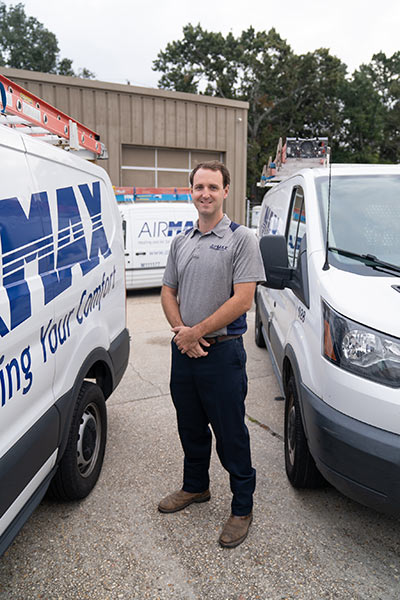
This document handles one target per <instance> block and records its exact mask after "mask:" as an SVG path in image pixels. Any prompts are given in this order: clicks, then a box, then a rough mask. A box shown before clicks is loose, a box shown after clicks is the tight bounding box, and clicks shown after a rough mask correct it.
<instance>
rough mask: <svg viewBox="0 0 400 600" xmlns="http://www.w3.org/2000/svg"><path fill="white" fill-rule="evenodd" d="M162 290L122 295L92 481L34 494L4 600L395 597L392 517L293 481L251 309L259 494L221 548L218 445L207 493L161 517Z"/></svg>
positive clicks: (0, 580) (224, 507) (251, 397)
mask: <svg viewBox="0 0 400 600" xmlns="http://www.w3.org/2000/svg"><path fill="white" fill-rule="evenodd" d="M159 296H160V291H159V290H151V291H141V292H131V293H130V294H129V296H128V321H129V322H128V325H129V329H130V332H131V336H132V341H131V344H132V345H131V356H130V363H129V366H128V370H127V372H126V374H125V376H124V379H123V381H122V383H121V384H120V386H119V388H118V389H117V390H116V392H115V393H114V394H113V396H112V397H111V398H110V399H109V401H108V423H109V430H108V443H107V450H106V457H105V462H104V466H103V470H102V474H101V477H100V479H99V482H98V484H97V486H96V488H95V489H94V491H93V492H92V493H91V494H90V496H89V497H88V498H87V499H85V500H84V501H82V502H76V503H71V504H64V503H62V504H61V503H60V504H57V503H53V502H50V501H48V500H44V501H43V502H42V504H41V505H40V507H39V508H38V509H37V510H36V511H35V513H34V514H33V515H32V517H31V519H30V520H29V521H28V523H27V524H26V525H25V527H24V528H23V530H22V531H21V532H20V534H19V535H18V537H17V538H16V540H15V541H14V543H13V544H12V545H11V547H10V548H9V549H8V551H7V552H6V554H5V555H4V556H3V557H2V558H1V559H0V598H1V600H3V599H4V600H34V599H35V600H36V599H44V600H70V599H71V600H80V599H85V598H88V599H90V600H114V599H120V598H122V599H123V600H144V599H147V598H149V599H151V600H166V599H175V600H256V599H260V600H284V599H286V600H294V599H299V600H314V599H315V600H320V599H325V598H339V599H341V600H346V599H354V600H361V599H363V600H364V599H365V600H367V599H368V600H378V599H382V600H389V599H396V600H398V598H399V597H400V584H399V576H400V541H399V539H400V536H399V532H400V521H399V519H396V518H392V517H387V516H385V515H381V514H378V513H376V512H374V511H372V510H369V509H367V508H365V507H363V506H360V505H358V504H356V503H354V502H352V501H351V500H349V499H347V498H345V497H344V496H342V495H341V494H339V493H338V492H336V491H335V490H334V489H333V488H332V487H328V486H327V487H326V488H323V489H320V490H317V491H310V490H305V491H296V490H294V489H293V488H292V487H291V486H290V484H289V482H288V480H287V478H286V475H285V471H284V453H283V409H284V403H283V401H282V399H281V398H280V392H279V387H278V385H277V383H276V380H275V377H274V375H273V371H272V368H271V363H270V361H269V357H268V353H267V352H266V350H263V349H260V348H257V347H256V346H255V344H254V340H253V338H254V328H253V321H254V314H253V313H252V312H251V313H250V314H249V331H248V333H247V334H246V336H245V345H246V350H247V354H248V375H249V394H248V399H247V424H248V427H249V431H250V436H251V447H252V455H253V462H254V466H255V467H256V469H257V490H256V495H255V507H254V521H253V525H252V527H251V530H250V533H249V536H248V538H247V539H246V540H245V542H243V544H242V545H240V546H238V547H237V548H235V549H224V548H221V547H220V546H219V545H218V543H217V540H218V536H219V533H220V530H221V527H222V525H223V523H224V522H225V520H226V519H227V517H228V516H229V509H230V500H231V494H230V490H229V480H228V475H227V473H226V472H225V471H224V470H223V468H222V467H221V465H220V463H219V461H218V458H217V457H216V453H215V449H214V451H213V459H212V464H211V494H212V498H211V501H210V502H207V503H205V504H194V505H191V506H189V507H188V508H186V509H184V510H183V511H181V512H179V513H175V514H167V515H166V514H161V513H159V512H158V510H157V504H158V502H159V500H160V499H161V498H162V497H163V496H165V495H166V494H168V493H170V492H171V491H173V490H175V489H177V488H178V487H180V485H181V478H182V450H181V447H180V442H179V439H178V435H177V429H176V423H175V412H174V408H173V406H172V402H171V399H170V396H169V344H170V340H171V333H170V331H169V326H168V324H167V322H166V320H165V319H164V317H163V314H162V311H161V307H160V297H159ZM199 360H201V359H199Z"/></svg>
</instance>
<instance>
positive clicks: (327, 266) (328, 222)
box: [322, 148, 332, 271]
mask: <svg viewBox="0 0 400 600" xmlns="http://www.w3.org/2000/svg"><path fill="white" fill-rule="evenodd" d="M328 160H329V175H328V214H327V219H326V245H325V264H324V266H323V267H322V270H323V271H327V270H328V269H329V261H328V253H329V226H330V221H331V185H332V161H331V149H330V148H328Z"/></svg>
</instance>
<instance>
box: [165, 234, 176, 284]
mask: <svg viewBox="0 0 400 600" xmlns="http://www.w3.org/2000/svg"><path fill="white" fill-rule="evenodd" d="M176 240H177V238H176V237H174V239H173V240H172V243H171V246H170V248H169V253H168V258H167V265H166V267H165V271H164V275H163V281H162V282H163V285H167V286H168V287H171V288H174V289H176V288H177V287H178V269H177V265H176Z"/></svg>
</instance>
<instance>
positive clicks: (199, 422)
mask: <svg viewBox="0 0 400 600" xmlns="http://www.w3.org/2000/svg"><path fill="white" fill-rule="evenodd" d="M206 350H207V352H208V356H206V357H202V358H189V357H188V356H187V355H186V354H181V352H180V351H179V350H178V348H177V346H176V345H175V343H174V342H172V366H171V383H170V388H171V396H172V400H173V403H174V405H175V409H176V413H177V419H178V431H179V436H180V439H181V443H182V447H183V451H184V454H185V459H184V470H183V489H184V490H185V491H186V492H203V491H204V490H207V489H208V487H209V481H210V480H209V474H208V471H209V466H210V457H211V430H210V427H209V425H211V427H212V430H213V432H214V435H215V438H216V448H217V453H218V456H219V459H220V461H221V464H222V466H223V467H224V468H225V469H226V470H227V471H228V473H229V476H230V485H231V490H232V494H233V498H232V513H233V514H234V515H238V516H243V515H247V514H249V513H250V512H251V510H252V507H253V492H254V489H255V481H256V472H255V469H253V467H252V465H251V455H250V438H249V432H248V429H247V426H246V424H245V421H244V417H245V406H244V401H245V398H246V394H247V375H246V352H245V349H244V347H243V340H242V338H241V337H240V338H236V339H232V340H228V341H225V342H220V343H216V344H213V345H212V346H210V347H209V348H207V349H206Z"/></svg>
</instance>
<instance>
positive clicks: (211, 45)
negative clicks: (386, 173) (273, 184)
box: [153, 24, 400, 183]
mask: <svg viewBox="0 0 400 600" xmlns="http://www.w3.org/2000/svg"><path fill="white" fill-rule="evenodd" d="M399 67H400V53H396V54H394V55H393V56H392V57H390V58H387V57H386V56H385V55H384V54H383V53H380V54H377V55H375V56H374V57H373V58H372V61H371V63H370V64H369V65H362V66H361V67H360V68H359V70H357V71H355V73H354V74H353V75H352V76H351V77H349V75H348V74H347V66H346V65H345V64H344V63H343V62H342V61H341V60H340V59H338V58H337V57H335V56H333V55H331V54H330V52H329V50H328V49H326V48H319V49H317V50H315V51H314V52H309V53H307V54H301V55H296V54H295V53H294V52H293V50H292V49H291V47H290V45H289V44H288V43H287V42H286V41H285V40H283V39H282V38H281V37H280V35H279V34H278V33H277V31H276V30H275V29H270V31H268V32H266V31H255V29H254V28H253V27H250V28H249V29H247V30H246V31H243V32H242V33H241V34H240V35H239V36H238V37H235V36H234V35H233V34H232V33H228V34H227V35H226V36H223V35H222V33H220V32H210V31H206V30H204V29H202V27H201V26H200V25H196V26H193V25H191V24H188V25H186V26H185V27H184V28H183V38H182V39H180V40H176V41H173V42H170V43H169V44H168V45H167V46H166V48H165V49H164V50H162V51H160V52H159V54H158V56H157V58H156V60H155V61H154V63H153V69H154V70H156V71H159V72H160V73H162V76H161V78H160V80H159V87H161V88H163V89H170V90H175V91H182V92H191V93H200V94H208V95H211V96H220V97H223V98H231V99H236V100H246V101H248V102H249V114H248V181H249V183H254V182H255V181H256V180H257V179H258V178H259V176H260V173H261V169H262V166H263V164H264V163H265V162H266V161H267V160H268V156H269V155H271V154H273V153H274V151H275V148H276V143H277V141H278V139H279V137H286V136H298V137H313V136H328V137H329V139H330V143H331V145H332V147H333V156H334V160H346V161H363V162H376V161H392V162H398V160H399V151H400V148H399V144H400V141H399V140H400V136H399V127H400V104H399V97H400V94H399V87H400V82H399V70H400V68H399Z"/></svg>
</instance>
